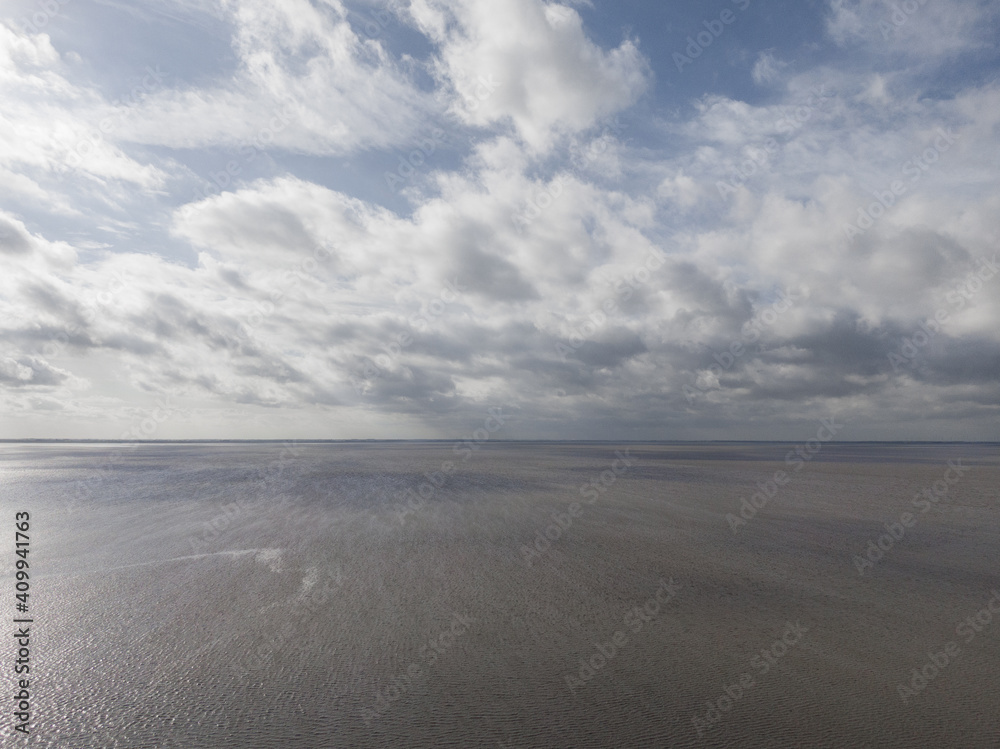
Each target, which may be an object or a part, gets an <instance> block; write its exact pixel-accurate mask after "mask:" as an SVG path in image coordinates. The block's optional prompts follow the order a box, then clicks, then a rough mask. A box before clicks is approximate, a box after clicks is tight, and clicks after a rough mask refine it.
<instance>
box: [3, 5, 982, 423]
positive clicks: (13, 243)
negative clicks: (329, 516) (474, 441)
mask: <svg viewBox="0 0 1000 749" xmlns="http://www.w3.org/2000/svg"><path fill="white" fill-rule="evenodd" d="M0 14H2V15H0V101H2V106H0V437H4V438H26V437H56V438H73V437H76V438H84V437H87V438H101V439H106V438H122V437H126V436H128V435H131V437H129V438H134V437H143V438H147V439H148V438H169V439H173V438H227V437H229V438H309V437H313V438H331V439H336V438H451V437H460V436H463V435H465V434H471V433H472V432H473V431H474V430H475V429H477V428H479V427H482V426H483V422H484V419H486V418H487V410H488V409H490V408H500V409H501V412H502V413H503V414H505V415H507V416H509V418H508V419H506V421H505V425H504V427H503V430H502V431H500V432H497V433H494V437H495V438H496V437H499V438H510V439H515V438H528V439H534V438H544V439H548V438H569V439H609V440H618V439H622V440H624V439H789V440H800V439H806V438H808V437H812V436H814V435H815V433H816V430H817V428H818V426H819V420H820V419H822V418H827V417H834V418H836V419H837V421H838V423H841V424H842V425H843V427H842V429H841V431H840V432H839V433H838V435H837V436H838V438H839V439H845V440H864V439H919V440H934V439H970V440H975V439H993V440H996V439H1000V429H998V416H1000V325H998V323H1000V272H998V271H997V270H996V266H997V265H998V264H1000V260H998V258H997V250H998V249H1000V149H998V145H1000V137H998V135H1000V133H998V123H1000V81H998V71H1000V50H998V46H997V43H996V40H997V39H998V38H1000V27H998V26H1000V25H998V16H1000V4H998V3H996V2H994V1H980V0H906V2H900V3H899V4H896V3H890V2H884V1H883V0H825V1H824V0H714V1H712V2H705V0H614V2H612V1H611V0H593V2H587V1H584V0H581V1H580V2H568V1H567V2H566V3H565V4H559V3H555V2H541V1H540V0H385V2H382V0H376V1H375V2H366V1H365V0H351V1H348V0H344V1H341V0H144V1H143V0H131V1H130V0H7V1H6V2H4V3H3V6H2V9H0Z"/></svg>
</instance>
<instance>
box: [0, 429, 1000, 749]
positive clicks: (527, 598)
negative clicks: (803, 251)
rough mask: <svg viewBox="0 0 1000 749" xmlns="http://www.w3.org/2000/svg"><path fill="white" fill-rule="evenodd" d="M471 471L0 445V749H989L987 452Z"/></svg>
mask: <svg viewBox="0 0 1000 749" xmlns="http://www.w3.org/2000/svg"><path fill="white" fill-rule="evenodd" d="M473 447H475V448H476V449H472V448H471V447H470V446H461V445H459V446H458V447H456V446H455V445H454V444H453V443H440V442H416V443H400V442H376V443H292V444H282V443H242V444H223V443H205V444H193V443H185V444H143V445H138V446H129V445H115V444H96V443H85V444H83V443H81V444H65V443H52V444H39V443H30V444H18V443H6V444H2V445H0V480H2V488H3V491H2V494H0V505H2V513H0V522H3V523H6V524H7V530H5V531H4V533H3V535H4V537H5V538H8V542H7V548H5V549H4V550H3V552H2V554H0V564H2V573H0V578H2V580H3V584H2V588H0V589H2V590H3V597H2V603H0V613H2V615H3V616H4V617H5V618H6V620H7V621H8V622H10V621H11V619H12V618H14V617H17V616H19V615H18V614H17V613H16V612H15V610H14V562H15V559H16V558H15V556H14V553H13V551H14V544H13V541H14V522H15V521H14V516H15V513H16V512H29V513H30V518H31V520H30V532H29V536H30V553H29V560H30V583H31V588H30V611H29V614H28V616H30V617H32V618H33V620H34V621H33V623H32V624H31V674H30V680H31V689H30V691H31V709H30V713H31V720H30V735H29V737H27V738H25V737H23V736H18V735H15V734H14V732H13V726H14V719H13V716H12V715H11V713H12V710H11V709H10V708H11V702H12V700H10V699H8V702H7V709H6V710H5V711H4V725H3V727H2V729H0V731H2V733H3V735H4V740H3V741H4V746H31V747H60V748H64V747H72V748H77V747H79V748H81V749H83V748H89V747H101V748H110V747H129V748H130V749H133V748H134V749H138V748H140V747H149V748H153V747H156V748H160V747H185V748H187V747H191V748H206V749H209V748H210V749H229V748H230V747H232V748H233V749H256V748H258V747H259V748H261V749H264V748H267V749H270V748H271V747H277V746H281V747H310V748H312V747H316V748H319V747H421V748H422V747H428V748H430V747H567V748H568V747H576V748H584V749H585V748H587V747H645V746H649V747H695V746H720V747H723V746H725V747H768V748H773V747H838V748H840V747H868V746H870V747H885V746H893V747H996V746H998V745H1000V716H998V712H997V710H996V706H997V699H998V695H1000V593H996V591H1000V570H998V560H1000V512H998V487H1000V451H998V445H996V444H836V443H826V444H822V445H820V446H818V447H817V446H816V445H812V446H810V447H809V448H808V449H803V450H802V451H801V454H796V453H795V448H796V446H795V445H785V444H777V443H746V444H743V443H700V444H694V443H669V444H644V445H635V444H627V445H618V444H591V443H502V442H487V443H485V444H482V445H474V446H473ZM810 450H814V451H815V452H814V453H811V452H810ZM949 461H951V463H950V464H949ZM779 472H783V473H779ZM744 500H745V502H744ZM755 504H756V505H758V506H756V507H755V506H754V505H755ZM925 505H926V509H925ZM904 513H909V515H910V517H909V519H908V520H906V521H905V522H906V524H905V525H904V520H903V514H904ZM879 544H881V547H880V546H879ZM873 547H874V551H873V550H872V549H873ZM879 552H880V553H879ZM865 560H867V562H868V563H865ZM991 601H995V602H993V603H992V604H991ZM991 605H992V606H993V607H994V608H995V609H996V615H995V617H994V615H993V613H992V612H991V611H990V606H991ZM983 612H985V613H983ZM21 616H23V615H21ZM970 617H972V621H971V622H970V621H969V618H970ZM976 617H978V618H976ZM994 619H995V621H994ZM8 626H9V627H11V626H13V625H8ZM15 652H16V643H15V642H13V638H11V637H9V636H8V637H7V638H5V641H4V643H3V647H2V648H0V657H2V662H3V664H4V665H3V667H2V671H0V673H2V683H3V688H4V693H5V694H7V695H9V696H13V694H14V693H15V691H16V687H15V684H14V674H13V663H14V659H15V657H16V655H15ZM949 653H950V655H949ZM942 654H944V655H942ZM928 664H930V666H932V667H928ZM914 669H916V671H914Z"/></svg>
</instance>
